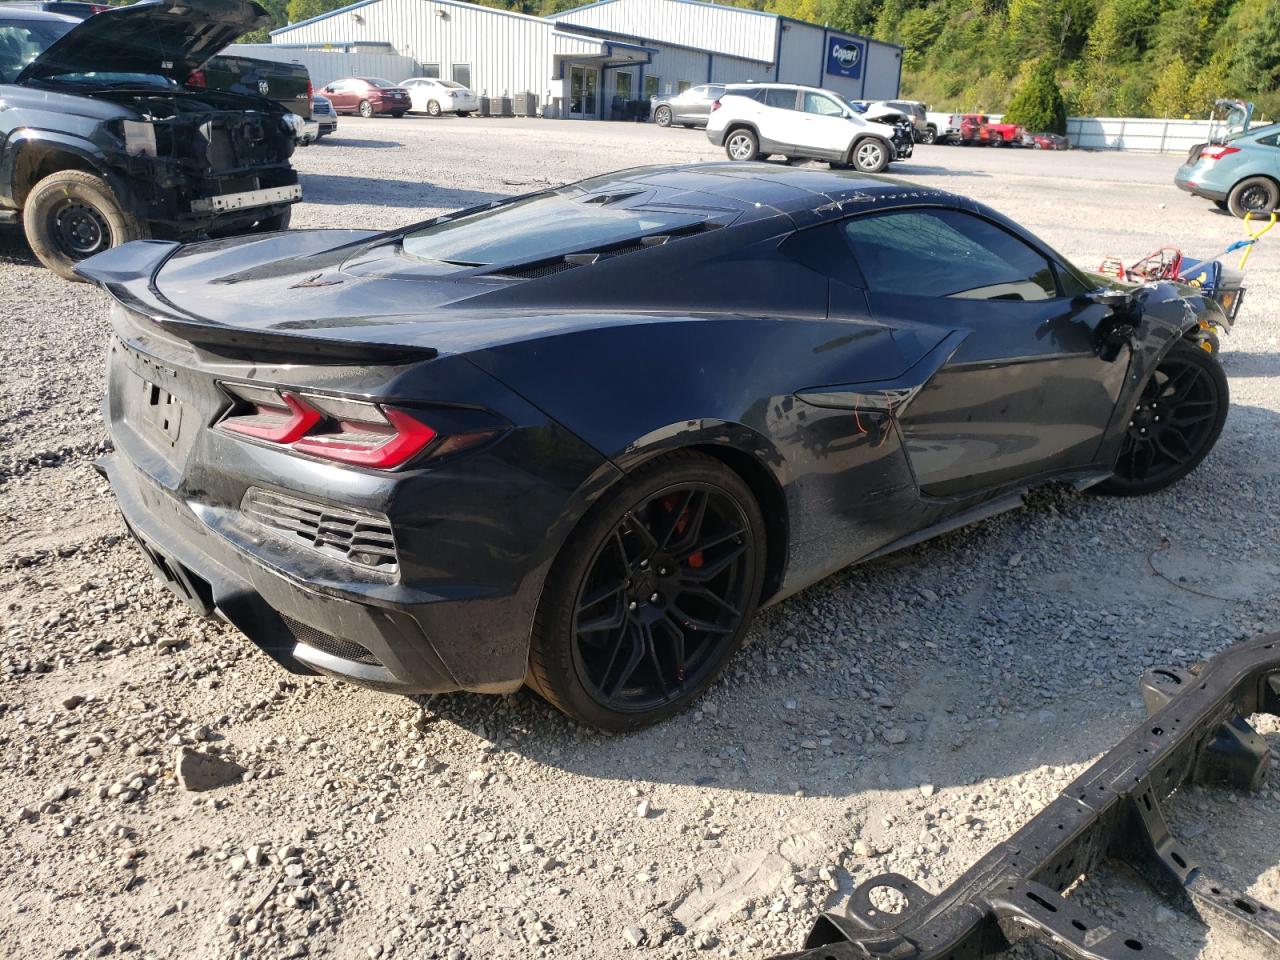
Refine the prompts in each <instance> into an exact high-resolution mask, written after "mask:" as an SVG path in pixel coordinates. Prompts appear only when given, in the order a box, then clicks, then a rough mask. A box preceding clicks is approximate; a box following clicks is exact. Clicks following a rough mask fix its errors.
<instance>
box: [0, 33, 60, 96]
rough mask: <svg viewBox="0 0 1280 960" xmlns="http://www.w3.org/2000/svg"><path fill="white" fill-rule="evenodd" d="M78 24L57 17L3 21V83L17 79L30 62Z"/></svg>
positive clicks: (0, 35) (0, 71)
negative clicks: (55, 18) (59, 19)
mask: <svg viewBox="0 0 1280 960" xmlns="http://www.w3.org/2000/svg"><path fill="white" fill-rule="evenodd" d="M74 26H75V24H74V23H62V22H59V21H57V20H6V21H5V22H4V23H0V83H13V81H14V80H17V79H18V74H20V73H22V71H23V70H24V69H26V67H27V64H29V63H31V61H32V60H34V59H35V58H36V57H38V56H40V54H42V53H44V52H45V51H46V50H48V49H49V47H50V46H52V45H53V41H55V40H57V39H58V38H59V37H61V36H62V35H63V34H64V33H66V32H67V31H68V30H70V29H71V28H72V27H74Z"/></svg>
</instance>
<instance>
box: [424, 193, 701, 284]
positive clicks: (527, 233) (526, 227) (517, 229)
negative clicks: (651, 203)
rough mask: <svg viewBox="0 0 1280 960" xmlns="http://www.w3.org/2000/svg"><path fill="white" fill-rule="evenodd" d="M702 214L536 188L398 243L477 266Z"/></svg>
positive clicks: (578, 247)
mask: <svg viewBox="0 0 1280 960" xmlns="http://www.w3.org/2000/svg"><path fill="white" fill-rule="evenodd" d="M702 219H703V218H702V217H700V216H697V215H696V214H693V213H691V212H689V211H669V210H619V209H609V208H606V207H602V206H597V205H596V204H594V203H584V202H583V201H582V200H578V199H570V198H568V197H563V196H561V195H559V194H555V193H542V194H538V195H536V196H532V197H526V198H525V199H523V200H516V201H514V202H512V203H509V204H506V205H504V206H501V207H496V208H494V209H493V210H483V211H481V212H479V213H473V214H471V215H470V216H466V217H462V218H461V219H458V220H451V221H448V222H446V223H441V224H436V225H434V226H430V227H425V228H423V229H422V230H415V231H413V232H412V233H407V234H405V236H404V239H403V241H402V244H403V248H404V252H405V253H407V254H410V255H411V256H415V257H420V258H422V259H423V260H436V261H443V262H445V263H452V264H457V265H460V266H468V267H478V266H489V265H490V264H495V263H509V262H518V263H525V262H530V261H534V260H541V259H543V258H544V257H551V256H556V255H559V254H563V253H566V252H568V253H572V252H574V251H588V250H592V249H594V248H596V247H601V246H606V245H608V244H611V243H617V242H620V241H623V240H629V239H631V238H633V237H639V236H644V235H645V234H650V233H657V232H660V231H663V230H672V229H678V228H680V227H687V226H690V225H692V224H695V223H697V222H699V221H700V220H702Z"/></svg>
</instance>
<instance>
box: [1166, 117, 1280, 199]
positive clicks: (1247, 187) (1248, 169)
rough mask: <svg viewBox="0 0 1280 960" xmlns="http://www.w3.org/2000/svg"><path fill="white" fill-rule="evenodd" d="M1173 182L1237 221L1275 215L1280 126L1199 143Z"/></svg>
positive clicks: (1279, 185)
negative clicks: (1273, 212)
mask: <svg viewBox="0 0 1280 960" xmlns="http://www.w3.org/2000/svg"><path fill="white" fill-rule="evenodd" d="M1173 182H1174V183H1175V184H1177V185H1178V186H1179V187H1180V188H1181V189H1183V190H1185V191H1187V193H1190V194H1194V195H1195V196H1197V197H1204V198H1205V199H1206V200H1212V201H1213V202H1214V203H1215V204H1216V205H1217V206H1218V208H1219V209H1222V210H1229V211H1231V213H1233V214H1235V215H1236V216H1237V217H1243V216H1244V215H1245V214H1247V213H1252V214H1253V215H1254V216H1255V217H1256V216H1269V215H1270V214H1271V212H1272V211H1273V210H1280V124H1277V123H1272V124H1269V125H1267V126H1263V127H1254V128H1253V129H1252V130H1247V131H1245V132H1243V133H1238V134H1234V135H1231V136H1229V137H1228V138H1227V139H1226V140H1225V142H1223V143H1202V144H1196V145H1195V146H1194V147H1192V148H1191V151H1190V152H1189V153H1188V154H1187V160H1186V162H1185V163H1183V165H1182V166H1180V167H1179V168H1178V172H1177V173H1176V174H1174V177H1173Z"/></svg>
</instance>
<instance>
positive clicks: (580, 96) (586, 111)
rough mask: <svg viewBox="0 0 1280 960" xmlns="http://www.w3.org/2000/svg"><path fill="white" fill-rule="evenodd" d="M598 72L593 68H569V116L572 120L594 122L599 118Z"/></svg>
mask: <svg viewBox="0 0 1280 960" xmlns="http://www.w3.org/2000/svg"><path fill="white" fill-rule="evenodd" d="M599 87H600V71H599V70H597V69H596V68H595V67H570V68H569V116H570V117H571V118H572V119H574V120H595V119H596V118H597V117H599V116H600V112H599V108H598V104H597V98H598V95H599Z"/></svg>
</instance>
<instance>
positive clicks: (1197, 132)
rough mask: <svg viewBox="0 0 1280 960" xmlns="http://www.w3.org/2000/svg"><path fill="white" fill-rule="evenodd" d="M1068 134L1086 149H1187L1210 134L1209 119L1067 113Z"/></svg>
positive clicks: (1173, 150)
mask: <svg viewBox="0 0 1280 960" xmlns="http://www.w3.org/2000/svg"><path fill="white" fill-rule="evenodd" d="M1067 137H1068V138H1069V139H1070V140H1071V144H1072V146H1075V147H1080V148H1082V149H1085V150H1149V151H1153V152H1156V153H1185V152H1186V151H1187V150H1190V149H1191V147H1192V146H1194V145H1195V144H1197V143H1204V141H1205V140H1207V139H1208V138H1209V121H1208V120H1159V119H1152V118H1147V117H1067Z"/></svg>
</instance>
